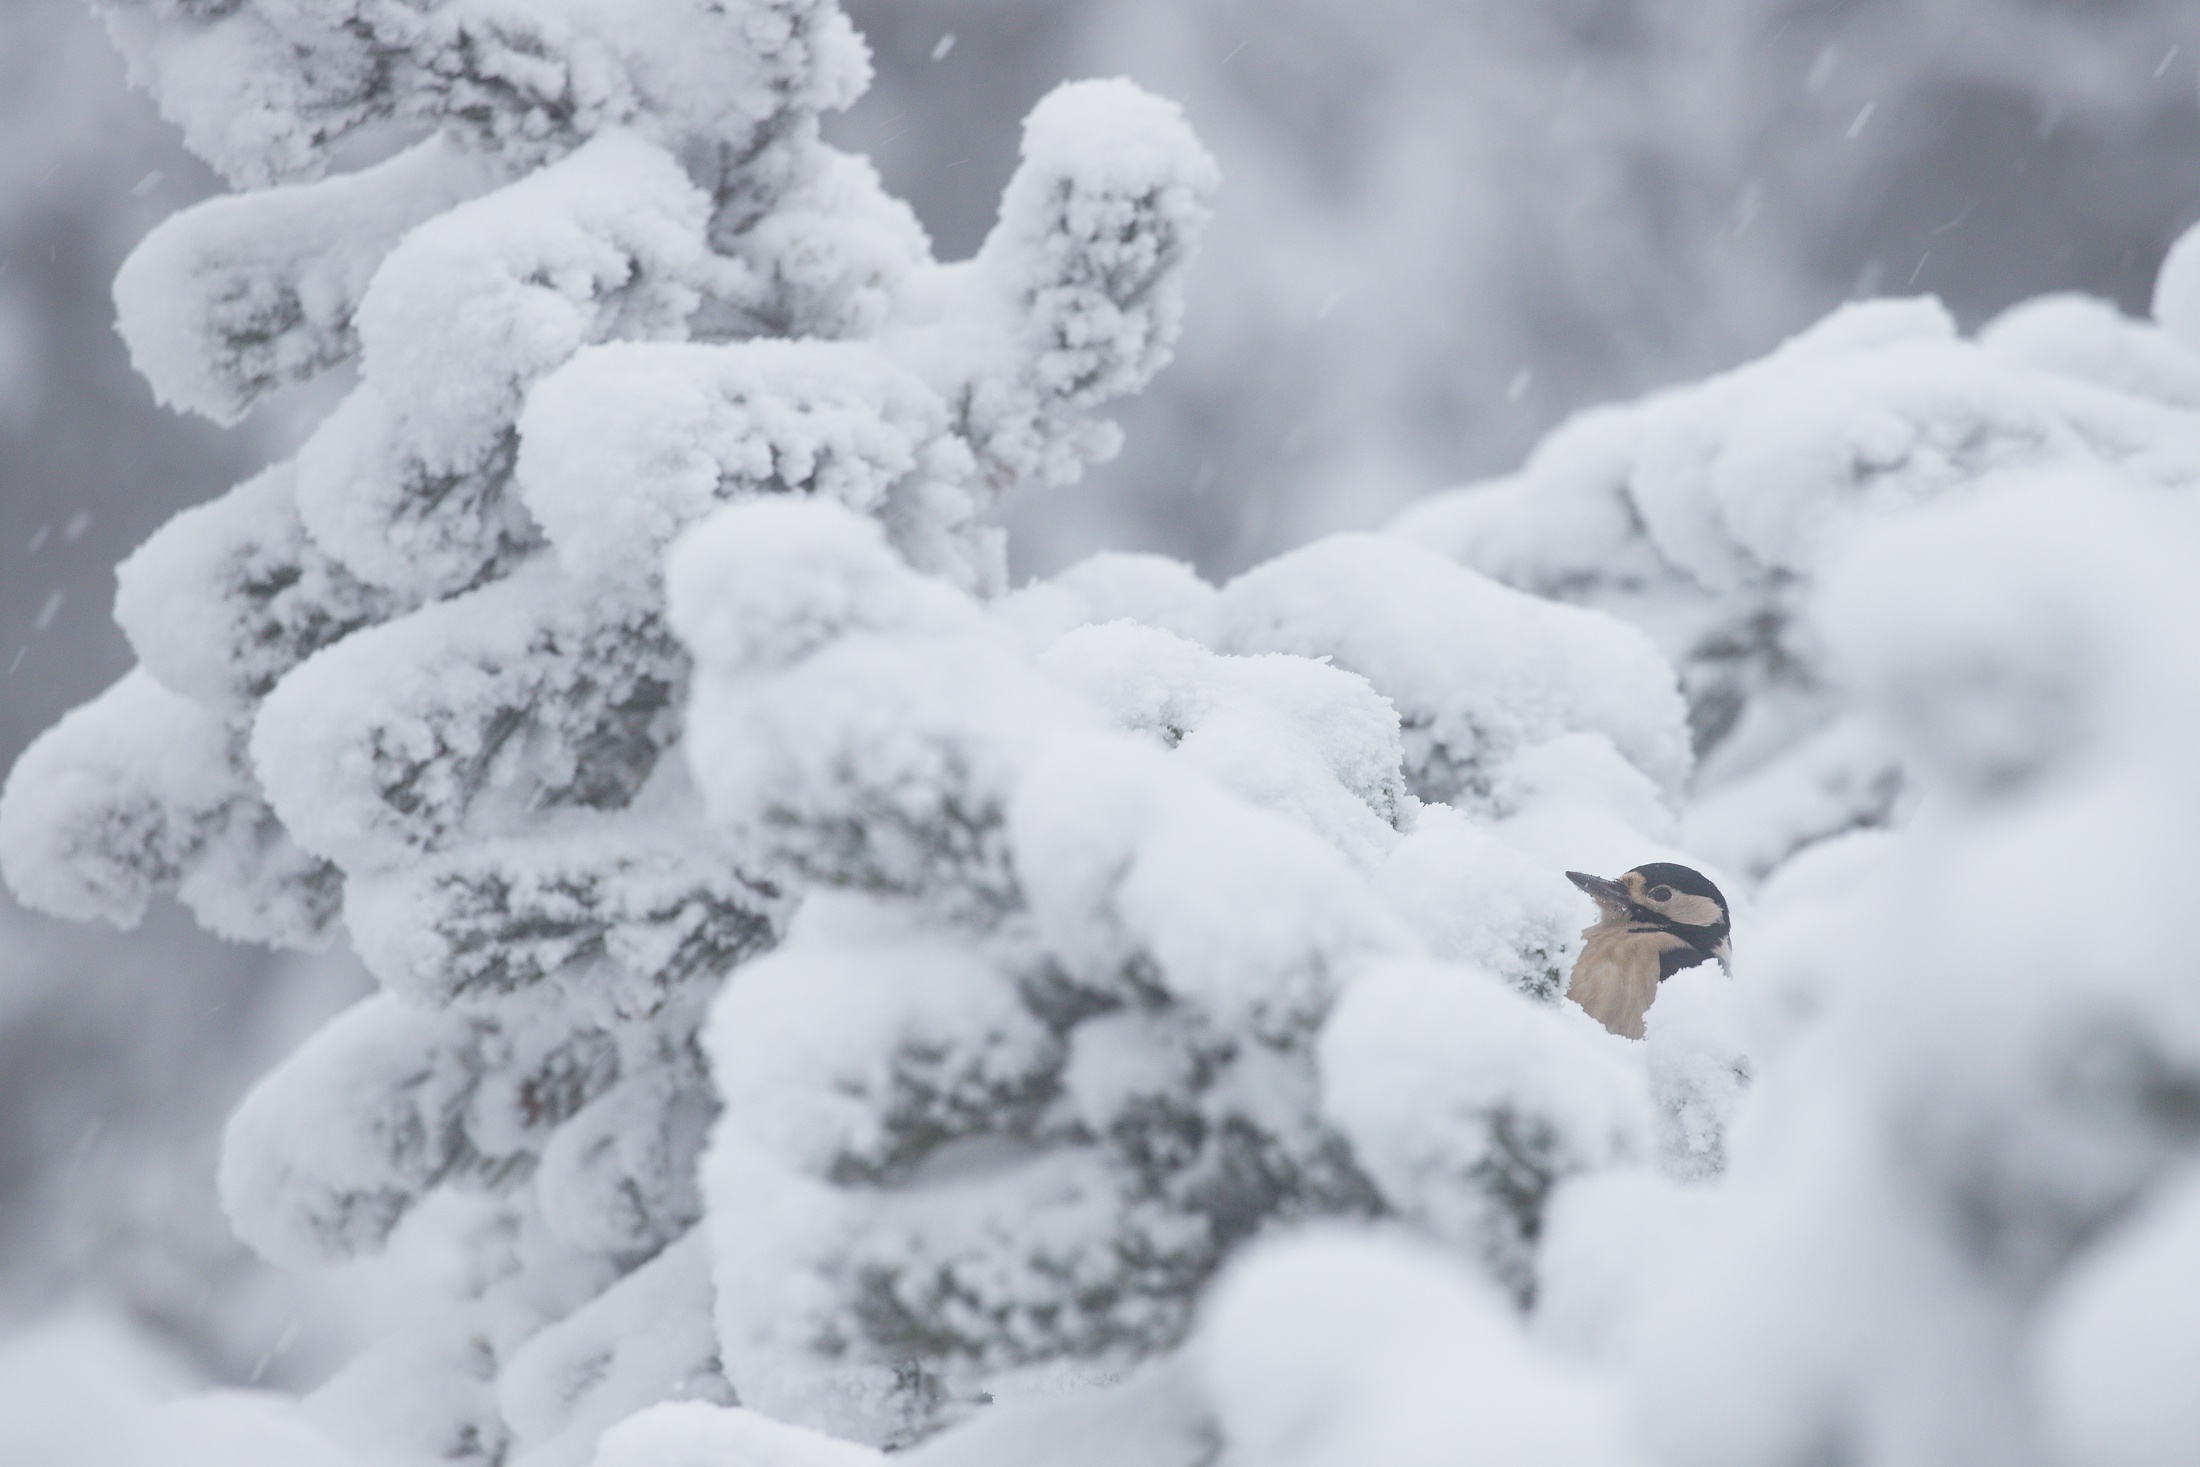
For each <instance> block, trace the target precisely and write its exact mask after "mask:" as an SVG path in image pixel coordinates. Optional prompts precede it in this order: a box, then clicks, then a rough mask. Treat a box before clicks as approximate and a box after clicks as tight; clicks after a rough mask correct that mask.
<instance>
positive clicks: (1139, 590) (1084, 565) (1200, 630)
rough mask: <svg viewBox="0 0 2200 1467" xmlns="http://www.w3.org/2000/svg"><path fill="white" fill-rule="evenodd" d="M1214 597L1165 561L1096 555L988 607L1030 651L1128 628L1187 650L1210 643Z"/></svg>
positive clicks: (1184, 569) (1187, 570) (1183, 568)
mask: <svg viewBox="0 0 2200 1467" xmlns="http://www.w3.org/2000/svg"><path fill="white" fill-rule="evenodd" d="M1216 604H1217V592H1216V590H1215V588H1214V587H1213V586H1210V585H1208V584H1207V583H1206V582H1205V581H1203V580H1201V579H1200V578H1199V573H1198V572H1197V571H1195V570H1193V569H1192V568H1191V567H1190V566H1188V565H1186V564H1185V563H1184V562H1182V561H1180V560H1171V559H1169V558H1168V557H1167V556H1165V555H1121V554H1102V555H1095V556H1092V557H1090V558H1089V559H1086V560H1081V561H1079V562H1078V563H1077V564H1075V565H1073V566H1071V567H1070V568H1069V569H1067V570H1065V571H1062V572H1060V573H1059V574H1057V575H1054V576H1050V577H1049V578H1048V579H1046V580H1044V581H1033V582H1032V583H1031V584H1030V585H1028V586H1025V587H1024V588H1023V589H1021V590H1019V591H1017V592H1016V593H1015V594H1013V595H1010V596H1006V597H1003V598H1002V599H1001V600H999V601H996V602H995V603H994V604H993V614H994V615H995V616H996V617H999V618H1000V619H1001V620H1002V621H1004V622H1006V623H1007V624H1008V625H1009V626H1010V627H1011V628H1012V629H1013V630H1014V631H1015V632H1016V634H1017V635H1018V636H1019V637H1020V638H1022V639H1023V640H1024V641H1025V642H1026V644H1027V645H1029V646H1030V647H1031V649H1032V650H1033V651H1042V650H1044V649H1045V648H1046V647H1048V646H1050V645H1052V644H1053V642H1054V641H1055V639H1057V638H1059V637H1061V636H1063V635H1064V634H1066V633H1069V632H1073V631H1076V630H1077V629H1078V628H1079V627H1086V626H1100V625H1102V624H1104V623H1106V622H1111V621H1134V622H1138V623H1140V624H1141V625H1144V626H1149V627H1159V628H1160V629H1162V630H1163V631H1168V632H1174V633H1176V635H1178V636H1180V637H1182V638H1184V639H1185V640H1186V641H1189V642H1197V643H1199V644H1200V645H1202V646H1211V645H1213V643H1214V640H1215V634H1214V612H1215V606H1216Z"/></svg>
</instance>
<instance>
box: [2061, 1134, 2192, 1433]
mask: <svg viewBox="0 0 2200 1467" xmlns="http://www.w3.org/2000/svg"><path fill="white" fill-rule="evenodd" d="M2196 1175H2200V1174H2195V1173H2194V1172H2192V1170H2191V1169H2190V1168H2189V1167H2188V1168H2187V1169H2186V1171H2185V1173H2184V1174H2183V1175H2181V1176H2178V1177H2175V1178H2172V1179H2169V1180H2167V1181H2165V1182H2164V1183H2163V1184H2162V1186H2161V1187H2160V1189H2159V1190H2158V1192H2157V1193H2156V1195H2155V1196H2153V1197H2152V1198H2150V1199H2149V1201H2148V1203H2147V1205H2146V1206H2145V1208H2144V1209H2143V1210H2142V1211H2141V1213H2140V1215H2139V1216H2137V1217H2135V1218H2132V1219H2130V1220H2129V1221H2127V1222H2125V1223H2123V1224H2121V1225H2120V1226H2118V1227H2117V1228H2116V1229H2115V1230H2114V1232H2112V1233H2111V1234H2110V1236H2109V1237H2107V1238H2106V1239H2104V1240H2103V1241H2102V1242H2101V1244H2100V1245H2099V1246H2098V1248H2097V1249H2096V1250H2095V1251H2094V1252H2093V1253H2092V1254H2091V1255H2090V1256H2088V1257H2087V1258H2086V1259H2085V1260H2084V1261H2083V1262H2081V1263H2080V1264H2079V1265H2078V1266H2077V1267H2075V1268H2074V1269H2072V1270H2071V1272H2070V1275H2069V1276H2068V1277H2067V1278H2065V1279H2064V1280H2063V1281H2062V1282H2061V1283H2060V1284H2059V1285H2058V1287H2057V1290H2056V1293H2055V1294H2054V1296H2053V1297H2051V1298H2050V1299H2049V1301H2048V1302H2047V1304H2046V1305H2045V1307H2044V1308H2043V1310H2042V1311H2041V1316H2040V1319H2039V1321H2038V1323H2037V1324H2036V1325H2035V1326H2034V1333H2033V1339H2032V1351H2033V1355H2034V1360H2035V1362H2036V1365H2035V1368H2036V1370H2037V1372H2038V1375H2037V1381H2038V1390H2039V1392H2040V1396H2041V1399H2042V1405H2043V1415H2044V1416H2045V1417H2046V1433H2047V1438H2048V1440H2049V1441H2050V1442H2051V1443H2052V1444H2053V1446H2054V1447H2055V1449H2056V1452H2057V1459H2058V1460H2059V1461H2063V1462H2068V1463H2070V1464H2071V1467H2106V1464H2109V1463H2119V1464H2129V1467H2168V1464H2170V1463H2173V1462H2183V1461H2188V1460H2190V1459H2191V1457H2192V1454H2193V1453H2194V1452H2195V1451H2200V1405H2196V1403H2195V1401H2194V1398H2193V1393H2192V1391H2191V1390H2190V1389H2189V1386H2190V1383H2191V1382H2192V1380H2193V1379H2194V1378H2195V1374H2196V1372H2200V1339H2196V1338H2195V1335H2194V1332H2193V1330H2192V1328H2191V1324H2192V1320H2193V1316H2194V1310H2195V1309H2200V1183H2196V1180H2195V1178H2196Z"/></svg>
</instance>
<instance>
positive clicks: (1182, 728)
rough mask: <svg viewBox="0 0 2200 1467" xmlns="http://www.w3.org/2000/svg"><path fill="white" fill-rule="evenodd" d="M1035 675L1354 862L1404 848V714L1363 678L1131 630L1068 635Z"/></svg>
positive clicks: (1128, 626)
mask: <svg viewBox="0 0 2200 1467" xmlns="http://www.w3.org/2000/svg"><path fill="white" fill-rule="evenodd" d="M1039 666H1040V669H1041V670H1042V671H1044V672H1045V673H1047V674H1048V675H1049V676H1051V677H1053V678H1054V679H1056V680H1057V681H1060V682H1062V683H1064V684H1066V685H1067V686H1069V687H1072V688H1075V689H1077V690H1078V691H1079V692H1081V693H1083V694H1085V696H1087V697H1088V698H1090V699H1092V701H1093V702H1095V703H1097V704H1098V705H1099V706H1100V707H1101V708H1103V709H1104V710H1106V712H1107V713H1108V715H1109V717H1110V718H1111V719H1112V720H1113V721H1114V722H1115V724H1116V726H1117V727H1119V728H1122V729H1125V730H1127V731H1130V732H1134V733H1139V734H1143V735H1145V736H1147V737H1148V738H1150V739H1152V740H1153V741H1154V742H1156V743H1159V744H1161V745H1163V746H1165V747H1171V748H1174V749H1176V750H1178V751H1179V752H1180V753H1181V754H1182V755H1183V756H1184V758H1185V759H1186V760H1188V761H1189V762H1191V763H1194V764H1197V765H1199V766H1200V767H1201V768H1202V769H1203V770H1205V771H1206V772H1207V773H1208V774H1209V775H1211V776H1212V777H1213V778H1214V779H1216V780H1217V781H1219V782H1220V783H1221V784H1223V785H1224V786H1226V787H1228V788H1229V789H1231V790H1233V791H1234V792H1236V793H1237V794H1239V795H1241V796H1243V797H1244V798H1245V799H1247V800H1249V801H1251V802H1252V803H1253V804H1255V805H1258V806H1260V807H1261V808H1263V809H1267V810H1274V811H1276V812H1277V813H1279V814H1284V815H1288V816H1291V817H1292V818H1294V819H1296V820H1298V821H1299V822H1300V823H1302V824H1304V825H1306V826H1307V827H1308V828H1309V829H1310V830H1312V831H1313V832H1314V833H1315V834H1317V835H1319V836H1321V837H1322V838H1323V839H1325V840H1327V841H1328V842H1329V843H1330V844H1332V845H1334V846H1336V847H1337V848H1338V849H1339V850H1342V851H1344V852H1345V853H1346V854H1347V855H1348V856H1350V857H1351V858H1352V859H1353V860H1354V862H1355V863H1356V864H1358V865H1361V866H1363V867H1366V866H1372V865H1373V864H1374V863H1375V862H1376V861H1377V860H1379V859H1380V858H1381V856H1382V855H1383V853H1384V852H1385V851H1387V850H1388V849H1389V848H1390V846H1391V844H1392V843H1393V842H1394V841H1395V839H1396V835H1395V830H1394V827H1395V826H1396V824H1397V823H1399V822H1400V821H1402V820H1403V819H1404V818H1405V816H1406V803H1407V801H1408V800H1409V799H1410V798H1411V797H1410V796H1409V795H1408V794H1407V793H1406V790H1405V788H1404V785H1405V781H1404V779H1403V777H1402V775H1401V773H1400V764H1399V761H1400V757H1401V749H1400V745H1399V739H1398V715H1397V713H1396V712H1395V711H1394V710H1393V709H1392V708H1391V706H1390V704H1389V702H1388V700H1386V699H1384V698H1382V697H1380V696H1378V695H1377V694H1376V693H1375V691H1374V689H1372V688H1371V687H1369V686H1368V684H1367V682H1366V680H1365V679H1363V678H1359V677H1355V676H1354V675H1352V674H1351V673H1348V672H1344V671H1341V670H1339V669H1336V668H1332V667H1326V666H1324V665H1322V664H1321V663H1318V662H1313V661H1309V660H1308V659H1306V658H1303V657H1288V656H1281V655H1274V654H1271V655H1267V656H1261V657H1221V656H1217V655H1216V654H1214V653H1212V652H1209V651H1207V650H1206V649H1205V648H1203V647H1199V646H1195V645H1194V644H1192V643H1190V642H1188V641H1185V640H1183V639H1182V638H1180V637H1176V636H1173V635H1171V634H1170V633H1168V632H1165V631H1162V630H1160V629H1159V628H1156V627H1142V626H1138V625H1135V624H1133V623H1130V622H1114V623H1110V624H1109V625H1106V626H1095V627H1083V628H1080V629H1078V630H1077V631H1074V632H1071V633H1069V634H1067V635H1066V636H1063V637H1061V638H1059V639H1058V640H1056V641H1055V642H1054V644H1053V645H1052V646H1051V647H1050V648H1049V649H1048V650H1047V652H1046V654H1045V655H1044V656H1043V657H1041V658H1040V659H1039Z"/></svg>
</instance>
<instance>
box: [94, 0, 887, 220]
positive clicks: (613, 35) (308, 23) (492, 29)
mask: <svg viewBox="0 0 2200 1467" xmlns="http://www.w3.org/2000/svg"><path fill="white" fill-rule="evenodd" d="M106 19H107V25H108V31H109V33H110V34H111V35H112V36H113V37H114V38H115V41H116V43H117V44H118V45H119V46H120V47H121V49H122V52H123V54H124V56H126V57H127V58H128V59H129V62H130V73H131V80H132V81H133V83H135V84H136V85H139V86H142V87H145V88H147V89H148V90H150V91H151V92H153V94H154V95H155V96H156V97H158V98H159V100H160V104H161V114H162V115H163V116H164V117H166V118H168V120H169V121H171V122H174V123H176V124H177V125H178V126H180V127H181V128H182V129H183V135H184V141H185V143H186V144H187V145H188V146H189V147H190V148H191V150H192V151H193V152H195V153H197V154H198V155H199V156H200V157H202V158H204V159H206V160H207V161H208V162H209V163H211V164H213V165H214V167H216V168H218V169H220V170H221V171H222V173H223V174H225V175H226V176H227V177H229V178H230V179H231V180H232V181H234V182H238V183H243V184H249V185H265V184H267V183H271V182H276V181H279V180H283V179H289V178H296V177H299V176H310V175H312V174H314V173H317V172H318V171H320V170H321V169H322V168H323V167H325V166H326V164H327V161H328V157H329V154H330V153H331V152H332V151H333V150H334V149H335V148H336V147H337V146H338V145H339V144H340V143H342V142H343V141H344V140H345V139H346V138H347V137H349V136H350V135H352V134H354V133H356V132H359V131H361V130H362V129H366V128H370V127H373V126H375V125H377V124H382V123H393V122H394V123H398V124H421V123H426V124H429V125H431V126H436V127H442V128H449V129H451V130H452V131H454V132H456V133H458V134H459V135H460V136H461V137H463V138H464V139H465V140H466V141H467V142H468V143H469V144H471V145H473V146H476V147H480V148H482V149H483V150H484V151H488V152H492V153H496V154H500V155H502V156H504V157H506V158H510V159H512V160H514V161H516V162H521V163H524V164H529V165H535V164H540V163H543V162H546V161H548V160H550V159H552V158H555V157H557V156H558V155H560V154H562V153H564V152H567V151H570V150H571V149H572V148H574V147H577V146H579V145H580V144H581V143H582V142H584V141H586V140H587V139H588V138H589V137H591V136H594V135H595V134H596V133H598V132H601V131H603V130H605V129H607V128H613V127H620V126H637V127H642V128H646V129H648V130H649V131H651V132H653V133H656V134H657V135H658V136H659V140H660V141H662V142H664V143H666V144H667V145H671V146H677V145H679V144H682V143H685V142H688V141H690V140H704V139H709V140H713V141H716V140H720V139H723V140H725V141H727V142H728V143H729V145H730V146H729V151H731V152H733V153H735V154H747V153H749V152H751V151H753V150H754V148H755V145H756V144H757V143H758V142H760V141H764V140H765V138H766V136H767V134H766V129H767V128H768V126H769V124H770V123H771V122H772V120H773V119H774V118H776V117H778V116H780V115H781V114H783V113H784V112H786V111H788V110H790V109H800V110H803V111H807V112H812V113H814V112H817V111H822V110H830V109H834V108H839V107H845V106H847V105H848V104H849V103H850V102H852V101H854V100H855V98H856V97H857V96H858V95H859V94H860V93H861V91H862V90H863V87H864V85H865V84H866V83H867V82H868V81H869V79H870V75H869V64H868V58H867V56H866V54H865V51H864V48H863V43H862V41H861V40H860V39H859V38H858V37H857V36H856V34H855V31H854V28H853V27H852V26H850V25H849V23H848V20H847V18H846V17H845V16H843V15H842V14H841V13H840V10H839V8H838V7H837V6H835V5H833V4H831V3H829V0H760V3H752V4H747V5H740V6H731V5H721V4H713V3H709V0H550V3H545V4H527V5H518V4H512V3H509V0H428V3H426V4H421V5H405V6H398V7H381V6H369V7H364V8H362V7H361V6H359V5H357V4H356V3H353V0H243V3H239V4H231V5H215V6H203V5H184V6H177V5H169V4H162V3H158V0H117V3H115V4H113V5H110V6H108V7H106Z"/></svg>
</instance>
